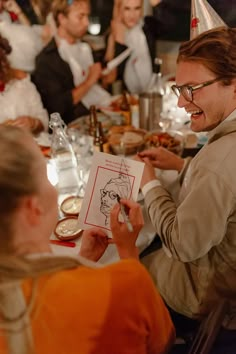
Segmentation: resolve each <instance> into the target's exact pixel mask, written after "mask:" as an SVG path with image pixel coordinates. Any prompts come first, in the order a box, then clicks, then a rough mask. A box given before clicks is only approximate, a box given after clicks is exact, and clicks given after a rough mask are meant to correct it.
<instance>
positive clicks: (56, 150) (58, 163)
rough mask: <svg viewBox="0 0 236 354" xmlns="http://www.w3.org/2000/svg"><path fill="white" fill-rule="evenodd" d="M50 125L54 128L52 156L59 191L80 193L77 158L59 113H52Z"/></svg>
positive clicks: (62, 192) (60, 192)
mask: <svg viewBox="0 0 236 354" xmlns="http://www.w3.org/2000/svg"><path fill="white" fill-rule="evenodd" d="M49 127H50V128H51V129H52V141H51V157H52V160H53V164H54V167H55V169H56V173H57V177H58V184H57V188H58V192H59V194H68V193H69V194H78V191H79V184H80V181H79V174H78V163H77V158H76V155H75V152H74V149H73V147H72V144H71V142H70V140H69V137H68V135H67V133H66V125H65V123H64V121H63V120H62V118H61V116H60V114H59V113H52V114H51V115H50V121H49Z"/></svg>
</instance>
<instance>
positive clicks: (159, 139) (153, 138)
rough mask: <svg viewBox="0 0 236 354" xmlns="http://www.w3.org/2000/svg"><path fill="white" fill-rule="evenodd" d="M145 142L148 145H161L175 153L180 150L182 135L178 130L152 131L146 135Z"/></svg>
mask: <svg viewBox="0 0 236 354" xmlns="http://www.w3.org/2000/svg"><path fill="white" fill-rule="evenodd" d="M146 143H147V144H148V145H149V146H153V147H158V146H162V147H164V148H166V149H168V150H169V151H172V152H174V153H176V154H180V153H181V152H182V147H183V136H182V134H181V133H178V132H171V133H167V132H153V133H151V134H149V135H147V136H146Z"/></svg>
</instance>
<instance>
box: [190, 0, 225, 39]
mask: <svg viewBox="0 0 236 354" xmlns="http://www.w3.org/2000/svg"><path fill="white" fill-rule="evenodd" d="M220 26H227V25H226V24H225V23H224V21H223V20H222V19H221V18H220V16H219V15H218V14H217V13H216V11H215V10H214V9H213V8H212V7H211V5H210V4H209V3H208V2H207V1H206V0H192V5H191V22H190V39H193V38H195V37H197V36H198V35H199V34H200V33H202V32H205V31H208V30H210V29H212V28H216V27H220Z"/></svg>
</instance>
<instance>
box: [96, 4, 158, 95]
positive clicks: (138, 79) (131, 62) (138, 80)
mask: <svg viewBox="0 0 236 354" xmlns="http://www.w3.org/2000/svg"><path fill="white" fill-rule="evenodd" d="M142 11H143V0H115V2H114V9H113V19H112V21H111V31H110V34H109V36H108V38H107V47H106V53H105V61H106V62H109V61H110V60H112V59H113V58H114V57H116V56H118V55H119V54H121V53H122V52H123V51H125V50H126V49H127V48H130V49H131V54H130V56H129V57H128V58H127V59H126V60H124V61H123V62H122V63H121V64H120V65H119V66H118V67H117V68H116V69H113V70H112V71H111V72H110V73H109V74H107V75H106V76H104V78H103V85H104V87H108V85H110V84H112V83H113V82H114V81H116V80H121V81H122V82H123V86H124V88H126V89H128V91H129V92H130V93H137V94H139V93H141V92H144V91H145V90H146V89H147V87H148V84H149V82H150V81H151V76H152V72H153V62H154V57H155V52H156V48H155V42H156V35H154V34H153V32H151V31H150V28H149V26H148V24H147V22H146V21H145V18H144V19H143V18H142ZM157 30H158V29H157Z"/></svg>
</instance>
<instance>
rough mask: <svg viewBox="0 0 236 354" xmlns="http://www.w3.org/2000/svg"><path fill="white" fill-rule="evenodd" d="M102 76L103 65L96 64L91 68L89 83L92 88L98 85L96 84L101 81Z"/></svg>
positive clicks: (88, 77)
mask: <svg viewBox="0 0 236 354" xmlns="http://www.w3.org/2000/svg"><path fill="white" fill-rule="evenodd" d="M101 75H102V65H101V63H94V64H93V65H91V66H90V67H89V71H88V76H87V81H88V82H89V83H90V85H91V86H92V85H93V84H96V82H97V81H98V80H99V79H100V77H101Z"/></svg>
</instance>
